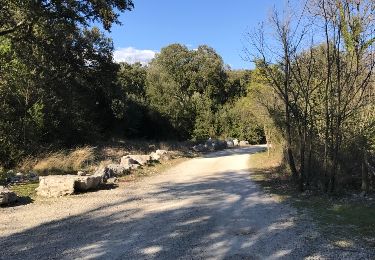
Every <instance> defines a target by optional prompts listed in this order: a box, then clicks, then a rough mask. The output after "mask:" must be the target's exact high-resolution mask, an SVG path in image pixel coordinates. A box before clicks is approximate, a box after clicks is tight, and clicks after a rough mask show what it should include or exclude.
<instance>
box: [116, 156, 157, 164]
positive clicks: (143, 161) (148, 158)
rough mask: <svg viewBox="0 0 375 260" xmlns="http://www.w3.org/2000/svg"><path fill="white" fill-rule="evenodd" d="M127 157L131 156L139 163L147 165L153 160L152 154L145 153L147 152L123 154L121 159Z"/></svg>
mask: <svg viewBox="0 0 375 260" xmlns="http://www.w3.org/2000/svg"><path fill="white" fill-rule="evenodd" d="M126 158H130V159H132V160H134V161H136V162H137V163H138V164H139V165H146V164H147V163H148V162H150V161H151V156H150V155H145V154H129V155H126V156H123V157H122V158H121V161H122V160H125V159H126Z"/></svg>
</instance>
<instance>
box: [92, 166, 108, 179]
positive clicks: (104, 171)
mask: <svg viewBox="0 0 375 260" xmlns="http://www.w3.org/2000/svg"><path fill="white" fill-rule="evenodd" d="M108 171H109V169H108V168H107V167H99V168H98V169H97V170H96V171H95V172H94V174H93V176H98V177H100V178H101V179H102V182H107V180H108V178H109V174H110V173H108Z"/></svg>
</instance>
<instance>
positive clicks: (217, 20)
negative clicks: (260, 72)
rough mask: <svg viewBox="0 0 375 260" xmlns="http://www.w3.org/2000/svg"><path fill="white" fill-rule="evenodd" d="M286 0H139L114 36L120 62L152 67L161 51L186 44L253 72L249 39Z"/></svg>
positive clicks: (114, 28) (113, 31)
mask: <svg viewBox="0 0 375 260" xmlns="http://www.w3.org/2000/svg"><path fill="white" fill-rule="evenodd" d="M283 4H284V1H283V0H231V1H229V0H189V1H182V0H134V5H135V8H134V9H133V10H132V11H131V12H125V13H122V14H121V15H120V18H119V19H120V21H121V23H122V25H121V26H120V25H114V26H113V27H112V30H111V33H110V34H109V36H110V37H111V38H112V39H113V42H114V46H115V53H114V58H115V60H116V61H126V62H129V63H134V62H137V61H139V62H142V63H143V64H146V63H147V62H149V61H150V60H151V59H152V58H153V57H154V55H155V53H157V52H159V51H160V49H161V48H163V47H165V46H167V45H169V44H172V43H181V44H184V45H186V46H187V47H188V48H190V49H195V48H197V47H198V46H199V45H202V44H206V45H208V46H211V47H213V48H214V49H215V50H216V51H217V52H218V53H219V54H220V55H221V57H222V58H223V60H224V63H225V64H227V65H229V66H231V68H232V69H250V68H252V67H253V65H252V64H251V63H249V62H248V61H244V60H243V58H242V56H243V51H242V50H243V47H244V43H243V40H244V36H243V35H244V34H245V33H246V32H248V31H251V30H252V29H253V28H255V27H257V26H258V24H259V22H262V21H266V20H267V18H268V17H269V15H270V12H271V10H272V9H273V8H274V6H276V8H278V9H279V8H281V7H282V6H283Z"/></svg>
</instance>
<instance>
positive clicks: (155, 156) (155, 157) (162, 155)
mask: <svg viewBox="0 0 375 260" xmlns="http://www.w3.org/2000/svg"><path fill="white" fill-rule="evenodd" d="M150 157H151V160H152V161H161V160H163V161H164V160H168V159H169V157H168V151H166V150H156V151H155V152H152V153H151V154H150Z"/></svg>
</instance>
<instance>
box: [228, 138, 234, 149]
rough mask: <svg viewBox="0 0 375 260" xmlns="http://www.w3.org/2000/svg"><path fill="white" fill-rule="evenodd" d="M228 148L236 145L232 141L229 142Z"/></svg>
mask: <svg viewBox="0 0 375 260" xmlns="http://www.w3.org/2000/svg"><path fill="white" fill-rule="evenodd" d="M227 147H229V148H231V147H234V143H233V141H232V140H228V141H227Z"/></svg>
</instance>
